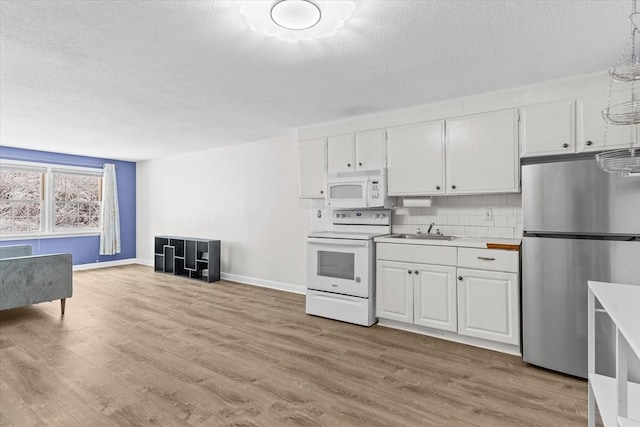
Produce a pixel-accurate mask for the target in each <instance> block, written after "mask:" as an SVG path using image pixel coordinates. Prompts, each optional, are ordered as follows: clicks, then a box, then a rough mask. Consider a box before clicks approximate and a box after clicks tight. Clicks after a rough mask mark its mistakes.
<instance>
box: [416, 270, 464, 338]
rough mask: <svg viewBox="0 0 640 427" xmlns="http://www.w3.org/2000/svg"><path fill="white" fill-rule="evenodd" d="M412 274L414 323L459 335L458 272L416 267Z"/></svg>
mask: <svg viewBox="0 0 640 427" xmlns="http://www.w3.org/2000/svg"><path fill="white" fill-rule="evenodd" d="M413 274H414V276H413V323H415V324H416V325H421V326H428V327H430V328H436V329H444V330H446V331H453V332H457V331H458V318H457V309H456V307H457V304H458V300H457V298H456V293H457V292H456V268H455V267H444V266H439V265H424V264H415V266H414V271H413Z"/></svg>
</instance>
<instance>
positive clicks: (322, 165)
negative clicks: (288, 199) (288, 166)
mask: <svg viewBox="0 0 640 427" xmlns="http://www.w3.org/2000/svg"><path fill="white" fill-rule="evenodd" d="M298 149H299V151H300V198H302V199H314V198H323V197H324V175H325V172H326V171H327V140H326V139H325V138H317V139H311V140H308V141H300V143H299V146H298Z"/></svg>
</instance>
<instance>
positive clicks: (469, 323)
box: [458, 268, 520, 345]
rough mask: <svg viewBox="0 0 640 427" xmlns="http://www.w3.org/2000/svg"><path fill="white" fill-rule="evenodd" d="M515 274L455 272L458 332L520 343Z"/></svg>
mask: <svg viewBox="0 0 640 427" xmlns="http://www.w3.org/2000/svg"><path fill="white" fill-rule="evenodd" d="M519 298H520V296H519V286H518V275H517V274H515V273H502V272H496V271H481V270H469V269H465V268H459V269H458V333H459V334H460V335H468V336H470V337H476V338H483V339H486V340H491V341H498V342H503V343H507V344H514V345H519V344H520V305H519V303H518V301H519Z"/></svg>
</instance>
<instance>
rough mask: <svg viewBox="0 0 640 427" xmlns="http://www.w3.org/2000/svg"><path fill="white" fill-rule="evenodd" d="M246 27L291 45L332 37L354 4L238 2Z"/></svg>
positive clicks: (282, 0)
mask: <svg viewBox="0 0 640 427" xmlns="http://www.w3.org/2000/svg"><path fill="white" fill-rule="evenodd" d="M238 3H239V4H240V12H242V14H243V15H244V17H245V19H246V21H247V24H248V25H249V27H250V28H251V29H252V30H253V31H256V32H262V33H264V34H266V35H267V36H269V37H276V38H278V39H280V40H284V41H288V42H292V43H295V42H297V41H298V40H310V39H316V38H323V37H328V36H331V35H333V34H335V33H336V32H337V31H338V29H339V28H340V27H342V26H343V25H344V22H345V21H346V20H347V19H349V17H350V16H351V14H352V13H353V10H354V9H355V5H354V4H353V2H350V1H342V0H325V1H321V0H317V1H316V0H314V1H312V0H276V1H255V0H254V1H251V0H249V1H238Z"/></svg>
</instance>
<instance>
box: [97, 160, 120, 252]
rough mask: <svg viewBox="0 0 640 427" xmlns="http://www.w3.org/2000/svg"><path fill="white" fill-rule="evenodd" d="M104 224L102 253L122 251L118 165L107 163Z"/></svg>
mask: <svg viewBox="0 0 640 427" xmlns="http://www.w3.org/2000/svg"><path fill="white" fill-rule="evenodd" d="M101 216H102V222H101V223H102V225H101V228H100V255H115V254H119V253H120V209H119V208H118V185H117V183H116V166H115V165H110V164H105V165H104V174H103V178H102V215H101Z"/></svg>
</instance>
